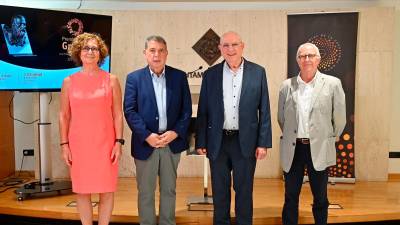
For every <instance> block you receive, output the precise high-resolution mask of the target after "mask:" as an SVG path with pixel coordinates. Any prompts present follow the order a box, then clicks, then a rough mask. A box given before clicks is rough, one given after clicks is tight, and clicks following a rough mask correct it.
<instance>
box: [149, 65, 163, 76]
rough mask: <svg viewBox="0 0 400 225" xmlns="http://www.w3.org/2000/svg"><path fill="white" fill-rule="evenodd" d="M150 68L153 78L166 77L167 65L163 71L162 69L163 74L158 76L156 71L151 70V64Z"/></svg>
mask: <svg viewBox="0 0 400 225" xmlns="http://www.w3.org/2000/svg"><path fill="white" fill-rule="evenodd" d="M149 70H150V74H151V76H152V77H153V78H164V77H165V66H164V69H163V71H162V73H161V76H157V74H156V73H154V72H153V71H152V70H151V68H150V66H149Z"/></svg>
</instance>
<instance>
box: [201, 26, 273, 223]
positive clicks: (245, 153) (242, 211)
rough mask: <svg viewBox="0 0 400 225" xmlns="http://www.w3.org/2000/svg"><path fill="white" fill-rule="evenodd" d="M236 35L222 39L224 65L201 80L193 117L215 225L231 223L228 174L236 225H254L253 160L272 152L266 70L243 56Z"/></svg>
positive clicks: (240, 41)
mask: <svg viewBox="0 0 400 225" xmlns="http://www.w3.org/2000/svg"><path fill="white" fill-rule="evenodd" d="M243 48H244V43H243V42H242V40H241V38H240V36H239V35H238V34H237V33H235V32H232V31H230V32H227V33H225V34H224V35H222V37H221V40H220V44H219V49H220V51H221V53H222V56H223V57H224V59H225V61H223V62H222V63H220V64H217V65H215V66H213V67H211V68H209V69H208V70H207V71H206V72H205V73H204V77H203V81H202V84H201V91H200V99H199V107H198V112H197V132H196V149H197V152H198V153H199V154H207V157H208V158H209V160H210V167H211V181H212V192H213V200H214V224H215V225H220V224H230V204H231V192H230V190H231V189H230V188H231V172H232V176H233V188H234V190H235V192H236V195H235V214H236V224H238V225H244V224H252V219H253V179H254V171H255V168H256V161H257V159H263V158H264V157H265V156H266V154H267V149H268V148H271V147H272V135H271V118H270V107H269V97H268V87H267V78H266V73H265V69H264V68H263V67H261V66H259V65H257V64H255V63H252V62H250V61H247V60H245V59H244V58H243V57H242V53H243Z"/></svg>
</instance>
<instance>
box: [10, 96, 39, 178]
mask: <svg viewBox="0 0 400 225" xmlns="http://www.w3.org/2000/svg"><path fill="white" fill-rule="evenodd" d="M14 94H15V96H14V118H16V119H19V120H22V121H24V122H32V121H34V120H35V119H36V118H35V117H36V116H34V107H35V106H34V104H33V100H34V98H35V97H36V96H37V94H35V93H21V92H15V93H14ZM35 129H37V122H36V123H33V124H23V123H21V122H19V121H16V120H14V134H15V135H14V140H15V143H14V145H15V170H16V171H18V170H20V169H21V163H22V150H23V149H35V143H36V142H37V140H35V138H34V136H35V135H34V133H35ZM35 153H37V151H35ZM35 155H36V154H35ZM34 169H35V157H32V156H25V158H24V162H23V165H22V170H29V171H33V170H34Z"/></svg>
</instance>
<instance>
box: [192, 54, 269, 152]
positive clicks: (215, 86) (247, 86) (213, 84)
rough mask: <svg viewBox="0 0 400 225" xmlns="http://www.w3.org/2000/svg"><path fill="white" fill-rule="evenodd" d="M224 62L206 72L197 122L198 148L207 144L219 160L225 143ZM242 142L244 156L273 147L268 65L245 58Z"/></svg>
mask: <svg viewBox="0 0 400 225" xmlns="http://www.w3.org/2000/svg"><path fill="white" fill-rule="evenodd" d="M223 65H224V62H222V63H219V64H217V65H215V66H213V67H211V68H209V69H208V70H207V71H205V73H204V77H203V81H202V84H201V90H200V99H199V107H198V110H197V123H196V149H197V148H206V149H207V157H208V158H209V159H210V160H215V159H217V157H218V153H219V150H220V149H221V144H222V131H223V124H224V103H223V89H222V74H223ZM239 142H240V150H241V152H242V155H243V156H244V157H255V151H256V148H257V147H266V148H271V147H272V132H271V113H270V107H269V96H268V86H267V77H266V73H265V69H264V68H263V67H261V66H259V65H257V64H255V63H252V62H249V61H247V60H245V61H244V68H243V80H242V90H241V94H240V102H239Z"/></svg>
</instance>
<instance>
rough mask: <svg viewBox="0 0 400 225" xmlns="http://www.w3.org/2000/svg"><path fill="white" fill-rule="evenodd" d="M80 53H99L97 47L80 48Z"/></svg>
mask: <svg viewBox="0 0 400 225" xmlns="http://www.w3.org/2000/svg"><path fill="white" fill-rule="evenodd" d="M82 51H83V52H89V51H92V52H99V48H98V47H89V46H85V47H83V48H82Z"/></svg>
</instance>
